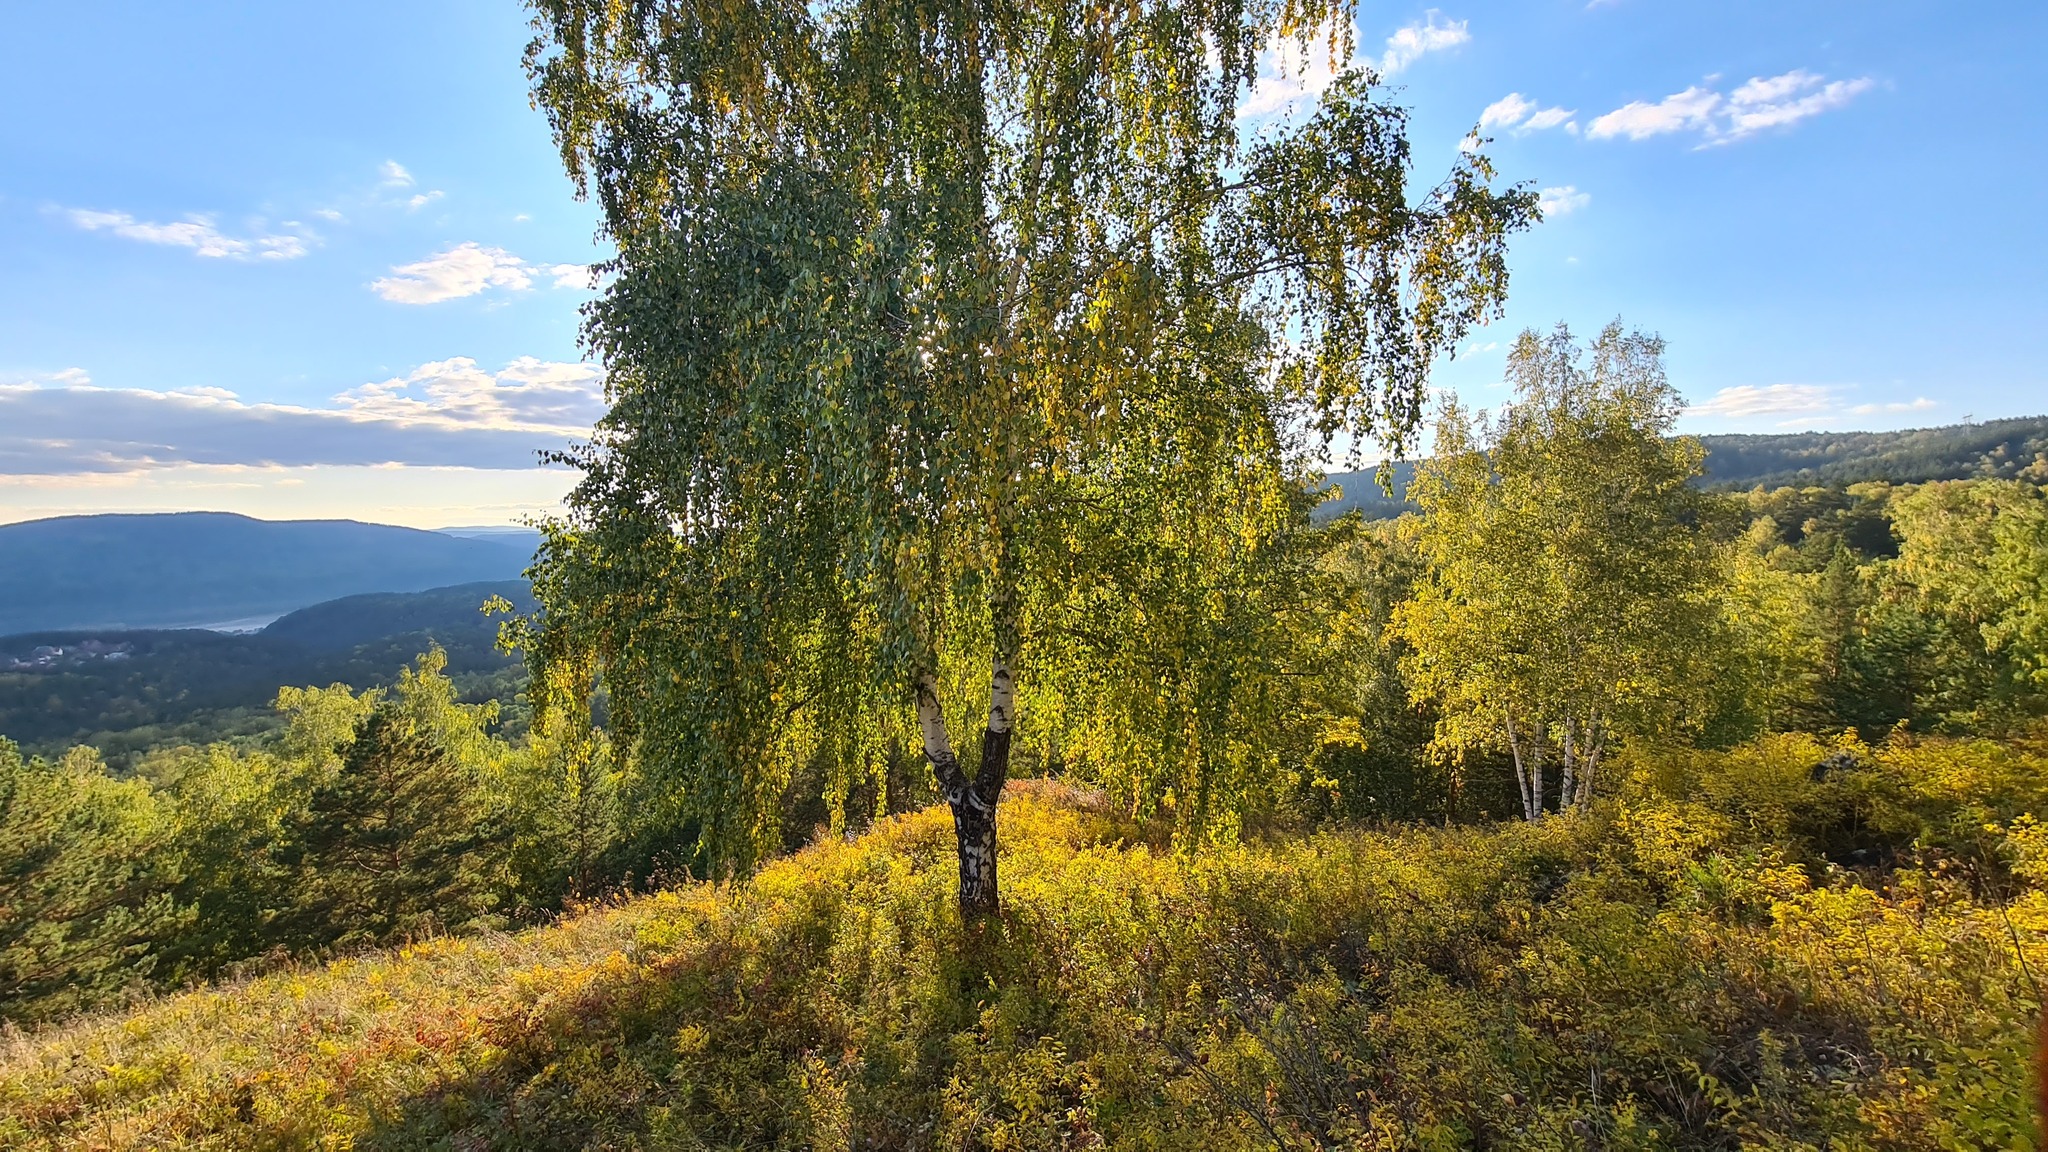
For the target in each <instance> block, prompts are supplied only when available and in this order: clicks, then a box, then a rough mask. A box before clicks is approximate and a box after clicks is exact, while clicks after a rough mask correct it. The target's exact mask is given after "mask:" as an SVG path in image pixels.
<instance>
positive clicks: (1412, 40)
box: [1380, 8, 1472, 76]
mask: <svg viewBox="0 0 2048 1152" xmlns="http://www.w3.org/2000/svg"><path fill="white" fill-rule="evenodd" d="M1471 39H1472V33H1471V32H1469V31H1467V30H1466V22H1465V21H1463V20H1448V21H1446V20H1442V19H1441V14H1440V13H1438V12H1437V10H1436V9H1434V8H1432V9H1430V10H1429V11H1428V12H1427V13H1425V14H1424V15H1423V20H1422V23H1420V24H1410V25H1408V26H1407V27H1405V28H1402V29H1401V30H1400V31H1398V32H1395V33H1394V34H1393V35H1392V36H1389V37H1387V54H1386V55H1385V56H1382V57H1380V74H1381V75H1383V76H1392V75H1393V74H1394V73H1396V72H1399V71H1400V70H1402V69H1403V68H1406V67H1408V66H1409V65H1410V64H1413V63H1415V62H1416V61H1417V60H1420V59H1422V57H1423V56H1425V55H1427V54H1428V53H1431V52H1441V51H1443V50H1444V49H1446V48H1455V47H1457V46H1458V45H1460V44H1463V43H1466V42H1467V41H1469V40H1471Z"/></svg>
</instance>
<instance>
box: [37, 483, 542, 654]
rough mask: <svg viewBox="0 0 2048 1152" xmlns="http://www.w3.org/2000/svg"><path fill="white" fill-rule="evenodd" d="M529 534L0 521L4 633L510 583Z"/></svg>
mask: <svg viewBox="0 0 2048 1152" xmlns="http://www.w3.org/2000/svg"><path fill="white" fill-rule="evenodd" d="M532 543H533V541H532V538H531V536H530V535H514V536H504V537H494V538H482V539H465V538H460V537H455V536H449V535H445V534H442V533H439V532H422V531H419V530H417V529H412V528H395V527H392V526H390V525H388V524H360V523H357V522H355V521H353V520H255V519H251V518H250V517H247V516H237V515H233V514H231V513H226V512H179V513H167V514H161V515H134V516H129V515H113V516H60V517H57V518H54V519H49V520H32V521H27V522H25V523H19V524H6V525H0V556H5V557H7V563H6V564H5V565H4V566H0V636H5V635H8V634H10V633H21V632H32V631H38V632H47V631H55V630H61V629H76V628H101V629H106V628H128V629H137V628H180V627H186V628H189V627H206V626H209V625H213V624H218V623H222V622H227V621H235V620H242V619H247V618H258V619H260V618H262V617H265V616H274V615H277V614H280V613H284V612H289V611H292V610H293V609H296V608H303V607H305V606H307V605H309V604H317V603H319V602H321V601H324V600H331V599H334V598H336V597H339V596H351V595H356V594H358V593H364V592H414V591H419V590H421V589H426V588H439V587H444V586H447V585H451V584H464V583H470V582H474V581H479V580H510V579H514V578H516V577H518V576H519V575H520V574H521V572H522V571H523V570H524V569H525V568H526V565H527V563H528V561H529V560H530V558H531V557H532V554H533V549H532Z"/></svg>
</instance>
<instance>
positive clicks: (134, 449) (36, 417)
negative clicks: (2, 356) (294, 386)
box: [0, 357, 604, 476]
mask: <svg viewBox="0 0 2048 1152" xmlns="http://www.w3.org/2000/svg"><path fill="white" fill-rule="evenodd" d="M603 409H604V397H603V389H602V385H601V380H600V374H599V372H598V369H597V368H596V366H594V365H590V364H569V363H559V362H552V361H544V360H538V359H534V358H531V357H523V358H521V359H518V360H514V361H513V362H511V363H510V364H508V365H506V366H505V367H503V368H501V369H499V370H497V371H495V372H493V371H488V370H485V369H483V368H481V367H480V366H479V365H478V364H477V362H476V361H474V360H471V359H468V358H466V357H457V358H455V359H451V360H441V361H435V362H433V363H430V364H423V365H421V366H420V367H418V368H416V369H414V370H413V371H411V372H409V373H406V374H405V375H402V376H397V377H393V378H392V379H389V380H384V381H381V382H378V383H372V384H365V385H362V386H360V387H357V388H351V389H349V390H347V391H345V392H342V393H340V394H338V395H336V396H335V397H333V399H332V400H331V401H330V402H329V403H328V404H327V405H326V406H319V407H315V406H300V405H288V404H265V403H250V402H247V401H244V400H242V399H241V398H240V397H238V396H237V395H236V394H235V393H234V392H232V391H229V390H227V389H224V388H212V387H202V388H185V389H176V390H171V391H154V390H149V389H136V388H101V387H96V386H94V385H92V384H91V383H90V381H89V378H88V377H87V376H86V375H85V373H84V372H82V371H81V370H78V369H67V370H66V371H65V372H62V373H52V374H49V375H46V376H43V377H41V378H37V379H31V380H26V381H20V382H16V383H12V384H0V475H11V476H35V475H48V476H66V475H86V474H95V473H121V472H134V471H143V470H152V469H159V468H170V467H178V466H182V465H193V464H199V465H250V466H264V467H269V466H286V467H298V466H309V465H378V464H411V465H435V466H453V467H465V468H529V467H532V466H534V465H535V463H536V462H537V457H536V453H537V452H538V451H540V450H542V449H545V448H552V447H557V446H560V445H561V444H562V443H563V442H564V441H566V440H568V439H570V438H572V437H575V436H578V435H583V434H587V433H588V432H589V430H590V428H591V425H592V424H593V423H594V422H595V421H596V419H597V417H598V416H599V415H600V414H602V412H603Z"/></svg>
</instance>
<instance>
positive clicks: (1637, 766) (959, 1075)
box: [0, 737, 2048, 1149]
mask: <svg viewBox="0 0 2048 1152" xmlns="http://www.w3.org/2000/svg"><path fill="white" fill-rule="evenodd" d="M2044 769H2048V755H2044V754H2043V753H2042V752H2040V751H2038V750H2036V751H2028V750H2025V749H2017V748H2013V747H2000V746H1997V745H1991V744H1986V743H1971V744H1913V743H1902V744H1899V745H1897V746H1894V747H1889V748H1881V749H1875V750H1873V749H1865V748H1862V747H1860V746H1856V745H1853V744H1852V745H1848V746H1834V745H1822V744H1819V743H1817V742H1815V741H1813V740H1811V739H1808V738H1803V737H1794V738H1782V739H1777V740H1773V741H1766V742H1764V743H1761V744H1758V745H1755V746H1751V747H1748V748H1745V749H1741V750H1738V751H1736V752H1732V753H1690V752H1688V753H1673V754H1668V755H1664V756H1661V757H1647V758H1642V757H1639V758H1638V759H1636V760H1635V761H1634V762H1633V763H1632V764H1631V765H1630V767H1629V774H1630V783H1629V784H1628V786H1627V788H1626V789H1625V790H1624V798H1623V799H1622V800H1621V801H1620V802H1618V803H1614V804H1609V805H1605V806H1603V807H1602V808H1601V809H1600V810H1598V811H1596V812H1594V813H1590V814H1587V815H1585V816H1582V817H1569V818H1567V817H1558V818H1553V819H1550V820H1546V821H1544V822H1542V823H1540V824H1535V825H1516V826H1503V827H1497V828H1492V829H1483V828H1481V829H1471V828H1468V829H1448V830H1446V829H1427V828H1413V829H1409V830H1405V831H1394V832H1379V831H1367V830H1356V831H1331V832H1323V833H1318V834H1315V835H1310V836H1301V837H1294V836H1285V835H1280V834H1278V833H1275V834H1272V835H1269V836H1267V837H1263V838H1260V839H1258V840H1257V841H1255V842H1254V843H1251V844H1248V845H1246V846H1243V847H1238V848H1229V849H1220V850H1216V851H1212V852H1207V853H1203V854H1199V855H1196V856H1193V857H1189V856H1183V855H1178V854H1174V853H1171V852H1169V851H1166V850H1164V849H1163V848H1162V847H1161V844H1162V841H1161V839H1160V838H1159V836H1158V835H1157V834H1156V833H1155V832H1154V830H1152V829H1149V828H1146V827H1141V826H1136V825H1133V824H1131V823H1129V822H1128V821H1125V820H1122V819H1120V818H1118V817H1117V816H1116V815H1115V814H1113V813H1110V812H1107V811H1105V810H1103V809H1102V807H1101V804H1100V802H1099V801H1097V800H1093V799H1091V798H1090V796H1089V795H1088V794H1086V793H1079V792H1075V791H1072V790H1069V789H1067V788H1064V787H1061V786H1056V785H1051V784H1045V783H1028V782H1027V783H1023V784H1013V785H1012V789H1011V792H1010V795H1009V797H1008V799H1007V802H1006V805H1005V807H1004V809H1003V812H1004V817H1003V818H1004V821H1005V833H1004V834H1005V837H1006V841H1005V845H1006V849H1007V854H1006V856H1005V857H1004V868H1005V870H1006V871H1005V879H1004V884H1005V918H1004V920H1003V921H1002V922H1001V923H1000V924H997V925H992V926H991V927H990V928H989V929H988V930H987V932H986V935H983V936H979V937H974V938H963V935H962V929H961V927H960V925H959V922H958V920H957V918H956V914H955V913H954V912H953V911H952V910H951V909H952V900H951V891H952V882H953V881H952V875H951V872H952V852H951V847H952V836H951V831H950V828H949V827H948V825H947V816H946V814H945V813H944V811H943V810H941V809H934V810H930V811H925V812H921V813H917V814H913V815H910V816H906V817H901V818H896V819H892V820H888V821H885V822H883V823H881V824H879V825H877V826H876V827H875V828H874V829H873V830H872V831H870V832H869V833H868V834H867V835H865V836H862V837H860V838H859V839H856V840H839V839H821V841H820V842H819V843H817V844H815V845H814V846H813V847H811V848H809V849H808V850H806V851H803V852H801V853H799V854H797V855H795V856H793V857H790V858H786V859H783V860H780V861H778V862H775V863H772V864H770V865H769V866H767V867H766V868H764V869H763V870H761V871H760V872H759V873H758V874H756V875H755V876H754V877H752V878H751V879H748V880H745V881H743V882H736V883H728V884H698V885H693V886H689V887H685V888H681V889H677V890H673V891H669V892H665V893H662V894H660V895H656V896H652V897H648V898H642V899H637V900H632V901H628V902H625V903H621V904H618V905H615V906H610V907H604V908H600V909H597V910H595V911H591V912H589V913H586V914H584V915H581V916H578V917H575V918H572V919H569V920H567V921H566V922H564V923H563V924H561V925H560V926H557V927H551V928H544V929H538V930H534V931H529V932H524V933H520V934H517V935H509V936H491V937H476V938H469V939H444V940H436V941H432V942H427V943H423V944H420V945H419V946H416V947H413V948H409V949H406V950H403V951H400V952H397V953H392V954H375V955H370V956H365V957H362V958H358V959H350V960H343V961H340V962H336V963H333V964H330V965H327V966H325V967H316V968H304V969H296V970H291V971H284V972H279V973H276V974H273V975H268V976H263V977H261V978H257V979H252V980H249V981H247V982H245V983H241V984H237V985H232V986H228V987H223V988H216V989H209V990H204V991H199V992H194V993H190V994H186V995H181V996H177V997H173V998H169V999H166V1000H162V1001H160V1002H156V1003H151V1004H147V1005H145V1006H142V1007H140V1008H138V1009H137V1010H135V1011H134V1012H133V1013H131V1014H127V1015H121V1014H114V1015H108V1016H101V1017H95V1018H88V1019H84V1020H81V1021H78V1022H75V1023H73V1024H71V1025H68V1026H64V1027H61V1028H58V1029H55V1030H50V1031H45V1032H41V1033H38V1034H31V1035H25V1036H15V1037H12V1038H10V1039H8V1040H6V1041H5V1044H6V1048H5V1056H4V1061H0V1144H4V1145H5V1146H7V1147H10V1148H23V1149H28V1148H57V1147H94V1148H111V1147H143V1146H148V1147H165V1146H180V1147H185V1146H191V1147H200V1146H204V1147H223V1148H236V1147H249V1148H256V1147H286V1146H289V1147H304V1146H312V1145H313V1144H314V1143H315V1142H316V1141H318V1140H319V1139H320V1138H323V1137H324V1138H326V1139H327V1140H328V1141H329V1142H330V1143H328V1144H326V1145H325V1146H331V1147H348V1146H353V1147H356V1148H401V1147H474V1148H482V1147H492V1148H536V1149H538V1148H575V1147H642V1148H739V1147H750V1148H752V1147H762V1148H765V1147H792V1148H793V1147H813V1148H842V1149H843V1148H853V1147H881V1148H905V1149H913V1148H957V1147H973V1148H992V1149H995V1148H1001V1149H1035V1148H1055V1147H1072V1148H1082V1147H1103V1146H1108V1147H1132V1148H1186V1149H1232V1148H1247V1149H1249V1148H1275V1147H1285V1148H1309V1147H1315V1146H1331V1145H1342V1146H1345V1147H1389V1148H1392V1147H1418V1148H1462V1147H1473V1146H1484V1147H1501V1148H1566V1147H1586V1146H1600V1147H1610V1148H1655V1147H1734V1146H1737V1145H1752V1144H1771V1145H1773V1146H1782V1147H1793V1146H1798V1147H1816V1146H1834V1147H1871V1146H1877V1147H2001V1148H2020V1147H2028V1146H2032V1142H2033V1141H2034V1139H2035V1134H2034V1132H2033V1129H2032V1127H2031V1121H2030V1120H2029V1118H2028V1099H2029V1094H2028V1091H2027V1083H2028V1076H2029V1070H2028V1059H2029V1056H2028V1053H2029V1027H2030V1025H2029V1022H2030V1020H2031V1018H2032V1014H2033V1011H2034V1009H2035V1006H2036V1005H2035V1000H2036V994H2035V992H2034V990H2033V985H2032V979H2031V976H2030V975H2029V972H2030V971H2031V970H2038V969H2039V968H2040V966H2041V965H2042V964H2044V963H2048V894H2044V892H2043V890H2042V883H2043V881H2044V880H2048V833H2044V832H2043V830H2042V829H2041V828H2040V827H2039V826H2038V825H2035V824H2033V823H2031V822H2030V821H2029V820H2027V819H2023V818H2019V817H2017V816H2016V815H2015V814H2016V813H2019V812H2022V811H2031V810H2033V809H2036V808H2038V807H2039V804H2040V800H2041V798H2042V797H2041V793H2042V789H2043V780H2044V778H2048V774H2044V771H2043V770H2044ZM2016 944H2017V945H2019V946H2021V947H2023V948H2024V949H2025V954H2026V960H2027V962H2028V963H2029V964H2031V966H2032V967H2031V969H2029V968H2025V967H2023V966H2022V963H2021V961H2020V958H2019V957H2018V956H2017V955H2016V954H2015V951H2014V949H2015V945H2016Z"/></svg>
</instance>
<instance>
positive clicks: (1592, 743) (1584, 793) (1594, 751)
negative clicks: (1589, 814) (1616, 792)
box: [1574, 722, 1604, 808]
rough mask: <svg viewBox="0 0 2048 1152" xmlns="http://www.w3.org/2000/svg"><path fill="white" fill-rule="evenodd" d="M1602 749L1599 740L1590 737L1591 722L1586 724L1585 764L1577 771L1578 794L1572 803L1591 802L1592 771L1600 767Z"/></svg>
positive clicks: (1582, 803) (1585, 803) (1582, 804)
mask: <svg viewBox="0 0 2048 1152" xmlns="http://www.w3.org/2000/svg"><path fill="white" fill-rule="evenodd" d="M1603 750H1604V748H1603V746H1602V744H1601V743H1600V742H1599V741H1596V740H1594V739H1592V722H1588V725H1587V740H1586V753H1585V755H1586V766H1585V768H1584V769H1583V770H1582V771H1580V773H1579V794H1578V796H1577V797H1575V798H1574V803H1576V804H1577V805H1578V806H1579V807H1581V808H1584V807H1587V806H1588V805H1590V804H1592V803H1593V773H1594V772H1596V771H1598V770H1599V768H1600V753H1601V752H1602V751H1603Z"/></svg>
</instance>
